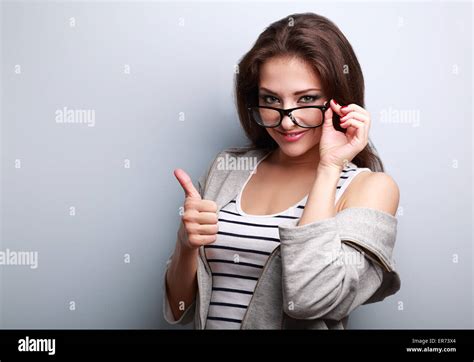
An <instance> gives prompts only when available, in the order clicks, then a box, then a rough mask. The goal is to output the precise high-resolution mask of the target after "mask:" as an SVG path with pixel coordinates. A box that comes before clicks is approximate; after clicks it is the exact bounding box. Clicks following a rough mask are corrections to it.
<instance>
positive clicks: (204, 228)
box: [174, 168, 218, 250]
mask: <svg viewBox="0 0 474 362" xmlns="http://www.w3.org/2000/svg"><path fill="white" fill-rule="evenodd" d="M174 175H175V177H176V178H177V180H178V182H179V183H180V185H181V187H182V188H183V190H184V195H185V200H184V212H183V215H182V217H181V220H182V222H183V224H184V229H185V232H186V237H185V238H184V240H182V242H183V244H184V245H183V246H184V247H186V248H188V249H191V250H193V249H197V248H199V247H200V246H201V245H206V244H211V243H213V242H215V241H216V239H217V231H218V226H217V221H218V220H217V219H218V218H217V204H216V203H215V202H214V201H212V200H203V199H202V198H201V195H200V194H199V192H198V191H197V190H196V188H195V187H194V185H193V182H192V180H191V178H190V177H189V176H188V174H187V173H186V172H184V170H182V169H180V168H178V169H176V170H174Z"/></svg>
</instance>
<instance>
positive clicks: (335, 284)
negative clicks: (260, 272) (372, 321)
mask: <svg viewBox="0 0 474 362" xmlns="http://www.w3.org/2000/svg"><path fill="white" fill-rule="evenodd" d="M297 222H298V221H297V220H291V221H290V222H288V223H285V224H282V225H280V226H279V234H280V242H281V243H280V248H281V258H282V291H283V309H284V311H285V313H286V314H288V315H289V316H291V317H293V318H297V319H318V318H322V319H332V320H341V319H343V318H344V317H346V316H348V315H349V314H350V313H351V312H352V311H353V310H354V309H355V308H356V307H358V306H359V305H362V304H368V303H374V302H378V301H381V300H383V299H385V298H386V297H387V296H389V295H392V294H394V293H396V292H397V291H398V290H399V289H400V285H401V284H400V277H399V275H398V273H397V271H396V270H395V262H394V260H393V257H392V254H393V248H394V246H395V240H396V232H397V219H396V217H394V216H393V215H391V214H389V213H386V212H383V211H379V210H376V209H372V208H366V207H353V208H347V209H344V210H342V211H341V212H339V213H337V214H336V215H335V216H334V217H331V218H327V219H323V220H318V221H315V222H313V223H309V224H306V225H301V226H297V225H296V224H297Z"/></svg>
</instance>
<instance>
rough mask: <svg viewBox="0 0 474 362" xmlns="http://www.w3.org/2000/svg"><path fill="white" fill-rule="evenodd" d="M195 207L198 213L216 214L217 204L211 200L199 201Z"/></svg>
mask: <svg viewBox="0 0 474 362" xmlns="http://www.w3.org/2000/svg"><path fill="white" fill-rule="evenodd" d="M195 207H196V209H197V210H198V211H199V212H211V213H214V214H216V213H217V204H216V203H215V202H214V201H212V200H200V201H198V202H196V205H195Z"/></svg>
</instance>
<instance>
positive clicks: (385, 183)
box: [342, 172, 400, 216]
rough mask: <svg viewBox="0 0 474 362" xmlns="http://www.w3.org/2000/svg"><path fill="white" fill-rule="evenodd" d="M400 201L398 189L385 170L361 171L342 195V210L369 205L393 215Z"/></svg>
mask: <svg viewBox="0 0 474 362" xmlns="http://www.w3.org/2000/svg"><path fill="white" fill-rule="evenodd" d="M399 202H400V189H399V187H398V185H397V183H396V182H395V180H394V179H393V178H392V177H391V176H390V175H388V174H386V173H385V172H361V173H360V174H358V175H357V176H355V178H354V180H353V181H352V182H351V184H350V185H349V187H348V188H347V190H346V192H345V195H344V202H343V205H342V210H344V209H346V208H349V207H369V208H373V209H377V210H380V211H384V212H387V213H389V214H392V215H393V216H395V214H396V212H397V209H398V204H399Z"/></svg>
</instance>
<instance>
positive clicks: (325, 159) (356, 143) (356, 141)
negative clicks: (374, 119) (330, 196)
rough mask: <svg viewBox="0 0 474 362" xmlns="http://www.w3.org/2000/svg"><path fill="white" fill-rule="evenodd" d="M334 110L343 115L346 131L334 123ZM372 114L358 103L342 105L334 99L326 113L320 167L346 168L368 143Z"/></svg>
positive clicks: (342, 124)
mask: <svg viewBox="0 0 474 362" xmlns="http://www.w3.org/2000/svg"><path fill="white" fill-rule="evenodd" d="M333 112H336V113H337V114H338V115H339V116H340V117H341V127H342V128H346V133H343V132H341V131H338V130H336V129H335V128H334V126H333V124H332V117H333ZM369 129H370V114H369V112H367V111H366V110H365V109H364V108H362V107H360V106H358V105H357V104H349V105H347V106H340V105H339V104H337V103H336V102H334V100H333V99H332V100H331V101H330V108H329V109H327V110H326V112H325V114H324V124H323V126H322V132H321V139H320V141H319V167H330V168H337V169H339V170H340V171H342V169H343V168H344V165H345V162H350V161H352V159H353V158H354V157H355V156H356V155H357V154H358V153H359V152H360V151H362V150H363V149H364V148H365V146H366V145H367V143H368V139H369Z"/></svg>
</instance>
